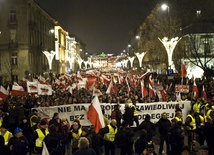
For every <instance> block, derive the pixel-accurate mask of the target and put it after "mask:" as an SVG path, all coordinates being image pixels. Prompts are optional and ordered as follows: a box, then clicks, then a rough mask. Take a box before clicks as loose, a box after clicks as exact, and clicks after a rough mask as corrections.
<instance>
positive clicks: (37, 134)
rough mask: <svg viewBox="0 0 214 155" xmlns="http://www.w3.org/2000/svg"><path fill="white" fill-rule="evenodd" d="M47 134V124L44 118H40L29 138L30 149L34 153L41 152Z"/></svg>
mask: <svg viewBox="0 0 214 155" xmlns="http://www.w3.org/2000/svg"><path fill="white" fill-rule="evenodd" d="M48 134H49V131H48V125H47V122H46V121H45V120H41V122H40V123H39V125H38V128H37V129H36V130H35V131H34V133H33V135H32V137H31V139H30V150H31V151H32V152H35V153H42V149H43V145H42V142H43V140H44V138H45V137H46V136H47V135H48Z"/></svg>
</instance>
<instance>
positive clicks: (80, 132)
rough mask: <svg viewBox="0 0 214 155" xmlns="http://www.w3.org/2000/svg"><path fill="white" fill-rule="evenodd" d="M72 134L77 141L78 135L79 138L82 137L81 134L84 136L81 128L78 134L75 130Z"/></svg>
mask: <svg viewBox="0 0 214 155" xmlns="http://www.w3.org/2000/svg"><path fill="white" fill-rule="evenodd" d="M71 134H72V137H73V138H74V139H76V137H77V135H78V136H81V134H82V128H79V129H78V133H75V132H73V130H71Z"/></svg>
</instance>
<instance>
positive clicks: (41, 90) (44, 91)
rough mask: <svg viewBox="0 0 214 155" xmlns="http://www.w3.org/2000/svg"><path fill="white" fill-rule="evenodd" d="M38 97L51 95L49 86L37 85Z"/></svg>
mask: <svg viewBox="0 0 214 155" xmlns="http://www.w3.org/2000/svg"><path fill="white" fill-rule="evenodd" d="M38 95H52V87H51V85H47V84H38Z"/></svg>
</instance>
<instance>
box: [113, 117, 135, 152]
mask: <svg viewBox="0 0 214 155" xmlns="http://www.w3.org/2000/svg"><path fill="white" fill-rule="evenodd" d="M133 137H134V132H133V131H132V129H131V128H130V127H129V124H128V123H127V122H125V121H123V122H122V126H121V128H120V129H119V131H118V132H117V134H116V135H115V144H116V145H117V146H118V147H119V148H120V155H132V154H133V143H134V142H133V139H132V138H133Z"/></svg>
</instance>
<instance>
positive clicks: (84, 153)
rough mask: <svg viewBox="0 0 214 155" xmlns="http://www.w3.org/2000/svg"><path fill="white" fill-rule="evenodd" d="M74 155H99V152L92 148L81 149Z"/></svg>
mask: <svg viewBox="0 0 214 155" xmlns="http://www.w3.org/2000/svg"><path fill="white" fill-rule="evenodd" d="M73 155H97V154H96V152H95V151H94V150H93V149H92V148H88V149H86V150H83V149H79V150H77V151H76V152H74V154H73Z"/></svg>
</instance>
